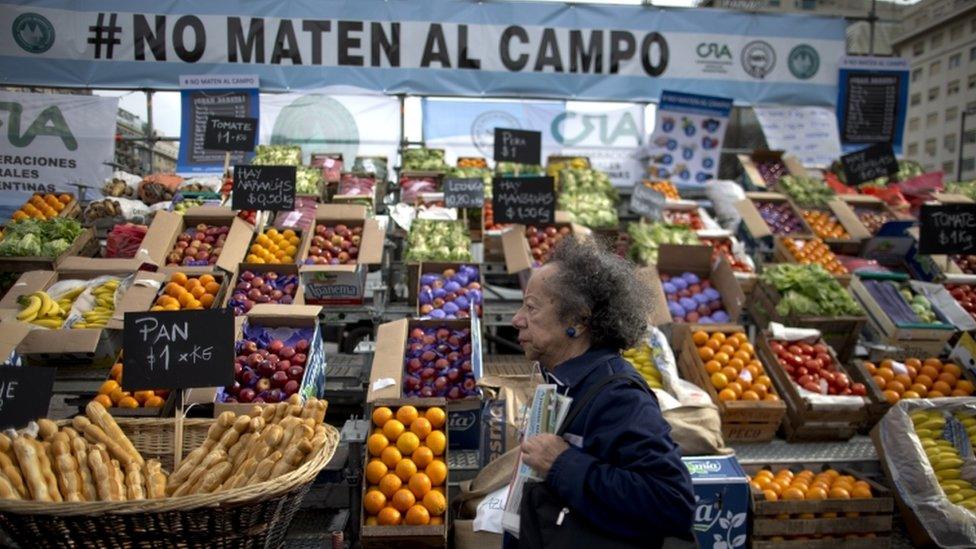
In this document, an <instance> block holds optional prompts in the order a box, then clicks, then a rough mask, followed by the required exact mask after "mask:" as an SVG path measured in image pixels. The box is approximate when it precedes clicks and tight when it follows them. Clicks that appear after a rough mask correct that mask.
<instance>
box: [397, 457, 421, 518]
mask: <svg viewBox="0 0 976 549" xmlns="http://www.w3.org/2000/svg"><path fill="white" fill-rule="evenodd" d="M415 474H417V464H416V463H414V462H413V460H411V459H410V458H403V459H401V460H400V461H399V462H398V463H397V465H396V476H398V477H400V480H402V481H403V482H406V481H408V480H410V477H412V476H414V475H415ZM400 510H401V511H403V510H404V509H400Z"/></svg>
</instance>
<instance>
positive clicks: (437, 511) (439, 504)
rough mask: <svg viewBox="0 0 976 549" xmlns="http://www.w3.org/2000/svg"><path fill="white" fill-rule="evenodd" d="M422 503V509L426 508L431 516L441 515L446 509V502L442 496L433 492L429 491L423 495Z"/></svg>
mask: <svg viewBox="0 0 976 549" xmlns="http://www.w3.org/2000/svg"><path fill="white" fill-rule="evenodd" d="M422 503H423V505H424V507H426V508H427V512H429V513H430V514H431V516H439V515H443V514H444V511H445V510H446V509H447V500H445V499H444V494H441V493H440V492H435V491H434V490H431V491H430V492H427V494H426V495H424V499H423V501H422Z"/></svg>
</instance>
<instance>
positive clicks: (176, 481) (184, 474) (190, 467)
mask: <svg viewBox="0 0 976 549" xmlns="http://www.w3.org/2000/svg"><path fill="white" fill-rule="evenodd" d="M212 428H213V427H211V429H212ZM209 441H210V439H207V441H205V442H204V443H203V444H202V445H201V446H200V447H198V448H195V449H194V450H193V451H192V452H190V453H189V454H188V455H187V456H186V458H184V459H183V461H181V462H180V467H179V468H178V469H177V470H176V471H175V472H174V473H173V474H172V475H170V476H169V479H168V480H167V481H166V493H167V494H172V493H173V491H174V490H176V489H177V488H179V487H180V485H181V484H183V483H184V482H186V479H188V478H190V475H191V474H193V471H194V470H195V469H196V468H197V465H199V464H200V461H201V460H203V458H204V457H205V456H206V455H207V454H208V453H209V452H210V446H212V444H208V442H209Z"/></svg>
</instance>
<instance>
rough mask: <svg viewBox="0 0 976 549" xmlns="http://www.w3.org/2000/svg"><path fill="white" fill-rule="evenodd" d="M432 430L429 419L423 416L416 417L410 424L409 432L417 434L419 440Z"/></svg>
mask: <svg viewBox="0 0 976 549" xmlns="http://www.w3.org/2000/svg"><path fill="white" fill-rule="evenodd" d="M432 430H433V428H432V427H431V425H430V421H429V420H428V419H427V418H425V417H418V418H417V419H415V420H413V423H411V424H410V432H411V433H413V434H415V435H417V437H419V438H420V440H423V439H425V438H427V435H429V434H430V432H431V431H432Z"/></svg>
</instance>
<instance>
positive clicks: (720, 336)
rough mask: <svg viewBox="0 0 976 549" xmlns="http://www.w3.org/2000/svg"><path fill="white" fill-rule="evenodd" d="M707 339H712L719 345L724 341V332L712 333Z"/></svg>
mask: <svg viewBox="0 0 976 549" xmlns="http://www.w3.org/2000/svg"><path fill="white" fill-rule="evenodd" d="M709 339H711V340H713V341H718V343H719V345H721V344H722V343H725V339H726V337H725V334H723V333H722V332H715V333H713V334H712V336H711V337H710V338H709Z"/></svg>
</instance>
